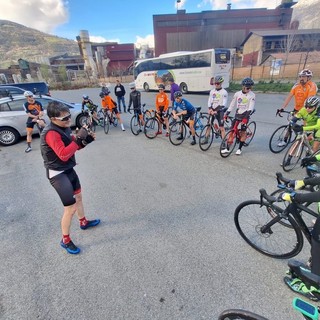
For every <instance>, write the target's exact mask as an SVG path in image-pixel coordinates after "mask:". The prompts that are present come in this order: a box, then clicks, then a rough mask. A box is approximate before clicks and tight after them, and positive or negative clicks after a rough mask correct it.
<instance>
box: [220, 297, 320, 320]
mask: <svg viewBox="0 0 320 320" xmlns="http://www.w3.org/2000/svg"><path fill="white" fill-rule="evenodd" d="M292 306H293V308H294V309H295V310H297V311H298V312H299V313H300V314H301V315H302V316H303V317H304V319H307V320H318V319H319V312H320V308H319V306H318V307H315V306H314V305H312V304H311V303H309V302H307V301H305V300H302V299H300V298H294V299H293V301H292ZM218 320H268V319H267V318H265V317H263V316H261V315H259V314H256V313H253V312H251V311H248V310H243V309H228V310H224V311H223V312H222V313H221V314H220V315H219V318H218Z"/></svg>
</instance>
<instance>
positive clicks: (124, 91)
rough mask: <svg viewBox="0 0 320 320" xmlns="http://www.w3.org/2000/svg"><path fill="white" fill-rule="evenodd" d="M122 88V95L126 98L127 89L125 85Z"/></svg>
mask: <svg viewBox="0 0 320 320" xmlns="http://www.w3.org/2000/svg"><path fill="white" fill-rule="evenodd" d="M121 88H122V95H123V96H124V95H125V94H126V89H125V88H124V86H123V85H121Z"/></svg>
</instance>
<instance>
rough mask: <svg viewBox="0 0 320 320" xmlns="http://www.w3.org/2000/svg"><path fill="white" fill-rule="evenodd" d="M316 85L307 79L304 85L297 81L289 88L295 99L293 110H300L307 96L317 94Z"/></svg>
mask: <svg viewBox="0 0 320 320" xmlns="http://www.w3.org/2000/svg"><path fill="white" fill-rule="evenodd" d="M317 91H318V87H317V85H316V84H315V83H314V82H312V81H308V82H307V83H306V85H305V86H303V85H301V84H300V83H297V84H295V85H294V86H293V88H292V89H291V91H290V92H291V94H293V95H294V99H295V107H294V109H295V110H300V109H301V108H302V107H303V106H304V102H305V101H306V99H307V98H309V97H311V96H314V95H316V94H317Z"/></svg>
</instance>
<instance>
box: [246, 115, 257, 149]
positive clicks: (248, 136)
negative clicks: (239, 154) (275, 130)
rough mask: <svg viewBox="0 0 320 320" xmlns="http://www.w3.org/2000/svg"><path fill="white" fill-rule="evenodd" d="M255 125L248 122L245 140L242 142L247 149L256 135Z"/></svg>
mask: <svg viewBox="0 0 320 320" xmlns="http://www.w3.org/2000/svg"><path fill="white" fill-rule="evenodd" d="M256 129H257V124H256V123H255V121H251V122H249V124H248V125H247V129H246V140H245V142H244V146H245V147H247V146H248V145H249V144H250V143H251V141H252V139H253V138H254V135H255V134H256Z"/></svg>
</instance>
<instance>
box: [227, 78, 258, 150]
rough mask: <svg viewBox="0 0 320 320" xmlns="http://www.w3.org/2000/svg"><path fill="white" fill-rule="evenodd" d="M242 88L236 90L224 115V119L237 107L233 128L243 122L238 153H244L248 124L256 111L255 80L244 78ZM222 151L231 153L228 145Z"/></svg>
mask: <svg viewBox="0 0 320 320" xmlns="http://www.w3.org/2000/svg"><path fill="white" fill-rule="evenodd" d="M241 84H242V89H241V90H240V91H238V92H236V93H235V94H234V96H233V99H232V101H231V103H230V106H229V108H228V110H227V111H226V114H225V116H224V120H226V119H227V118H228V115H229V114H230V112H231V111H232V110H233V109H234V107H236V113H235V116H234V120H233V122H232V128H233V127H235V126H238V125H239V124H240V123H241V128H240V143H239V149H238V150H237V151H236V155H240V154H241V153H242V147H243V145H244V143H245V141H246V137H247V136H246V130H247V124H248V122H249V119H250V115H251V114H252V113H253V112H254V106H255V99H256V95H255V94H254V93H253V92H252V91H251V89H252V86H253V85H254V82H253V80H252V79H251V78H244V79H243V80H242V82H241ZM221 153H229V150H228V147H226V148H225V149H223V150H221Z"/></svg>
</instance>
